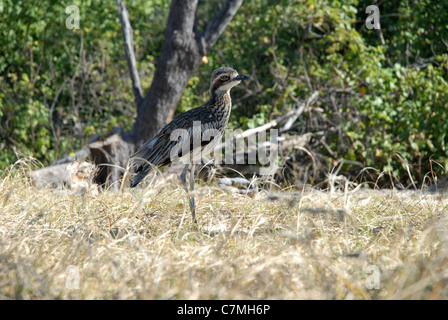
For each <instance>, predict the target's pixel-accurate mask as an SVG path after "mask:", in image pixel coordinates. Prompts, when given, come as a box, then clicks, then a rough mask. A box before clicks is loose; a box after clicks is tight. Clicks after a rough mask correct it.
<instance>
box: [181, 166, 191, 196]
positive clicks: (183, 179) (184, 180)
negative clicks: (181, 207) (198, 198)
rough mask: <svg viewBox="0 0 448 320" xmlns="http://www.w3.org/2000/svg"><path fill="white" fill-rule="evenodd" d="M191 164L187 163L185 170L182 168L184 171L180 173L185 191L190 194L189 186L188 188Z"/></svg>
mask: <svg viewBox="0 0 448 320" xmlns="http://www.w3.org/2000/svg"><path fill="white" fill-rule="evenodd" d="M189 166H190V164H189V163H187V164H186V165H185V167H184V170H182V173H181V174H180V181H182V185H183V186H184V189H185V192H186V193H187V195H188V188H187V172H188V167H189Z"/></svg>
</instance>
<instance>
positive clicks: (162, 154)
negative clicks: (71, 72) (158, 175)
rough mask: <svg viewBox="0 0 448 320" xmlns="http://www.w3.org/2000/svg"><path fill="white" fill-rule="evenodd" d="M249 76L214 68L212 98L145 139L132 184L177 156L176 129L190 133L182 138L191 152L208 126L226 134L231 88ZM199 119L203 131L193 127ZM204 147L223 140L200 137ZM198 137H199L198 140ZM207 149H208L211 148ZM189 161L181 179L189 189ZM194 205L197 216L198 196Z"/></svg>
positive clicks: (136, 157)
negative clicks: (196, 203)
mask: <svg viewBox="0 0 448 320" xmlns="http://www.w3.org/2000/svg"><path fill="white" fill-rule="evenodd" d="M244 79H248V77H247V76H240V75H238V72H236V71H235V70H234V69H232V68H229V67H221V68H219V69H216V70H215V71H213V74H212V77H211V81H210V99H209V100H208V101H207V102H206V103H205V104H203V105H202V106H200V107H197V108H195V109H191V110H189V111H187V112H185V113H184V114H182V115H180V116H179V117H177V118H176V119H174V120H172V121H171V122H170V123H168V124H167V125H165V126H164V127H163V128H162V129H160V130H159V132H158V133H157V134H156V135H155V136H154V137H153V138H152V139H151V140H149V141H147V142H145V143H144V144H143V145H142V146H141V147H140V149H139V150H138V151H137V152H136V153H135V154H134V155H133V159H134V164H135V165H136V166H137V170H136V172H137V176H136V177H135V178H134V180H133V181H132V183H131V188H133V187H135V186H136V185H137V184H138V183H139V182H140V181H141V180H142V179H143V178H144V177H145V176H146V175H147V174H148V173H150V172H151V170H153V169H154V168H156V167H162V166H165V165H168V164H170V163H171V162H172V161H173V160H174V159H173V157H172V155H171V153H172V151H173V148H175V146H176V145H178V144H179V143H180V142H179V141H181V140H182V139H180V140H175V141H172V140H171V137H172V135H173V134H174V133H175V130H176V129H185V130H186V131H187V132H188V133H189V135H190V139H189V141H182V143H183V144H186V145H184V146H185V147H188V150H189V154H188V155H187V156H189V155H191V153H196V152H197V151H198V150H195V149H194V147H195V146H196V145H193V139H194V137H193V135H194V134H198V133H201V134H202V133H204V132H205V131H207V130H208V129H215V130H216V131H215V132H217V133H219V134H220V135H222V134H223V133H224V130H225V128H226V126H227V123H228V122H229V117H230V111H231V107H232V101H231V99H230V89H231V88H233V87H234V86H236V85H238V84H239V83H240V82H241V80H244ZM195 121H200V131H199V130H195V129H193V124H194V122H195ZM199 139H200V140H199V141H201V142H200V146H196V147H200V148H201V150H202V151H204V149H206V150H208V151H210V150H212V149H213V148H214V146H215V145H216V143H217V142H218V141H219V140H220V139H218V137H214V139H210V141H202V140H203V139H201V138H200V137H199ZM196 141H197V140H196ZM208 151H207V152H208ZM188 166H189V163H187V164H186V166H185V169H184V171H183V172H182V175H181V180H182V183H183V185H184V188H185V191H186V192H187V193H188V189H187V187H186V181H185V175H186V172H187V170H188ZM193 175H194V163H193V164H192V168H191V176H190V189H191V190H190V191H193V190H192V189H193V188H194V187H193V184H194V180H193V179H194V178H193ZM190 209H191V211H192V215H193V220H195V217H194V216H195V214H194V198H193V197H191V198H190Z"/></svg>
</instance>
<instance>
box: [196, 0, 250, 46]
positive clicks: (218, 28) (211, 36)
mask: <svg viewBox="0 0 448 320" xmlns="http://www.w3.org/2000/svg"><path fill="white" fill-rule="evenodd" d="M242 3H243V0H227V1H226V3H225V4H224V5H223V6H222V8H221V10H220V11H219V12H218V14H217V15H216V16H215V17H214V18H213V20H212V21H210V23H209V24H208V25H207V28H206V29H205V30H204V33H203V40H204V42H205V43H204V44H205V48H204V51H205V52H207V51H208V50H209V49H210V48H211V47H213V45H214V44H215V43H216V41H217V40H218V38H219V36H220V35H221V34H222V33H223V32H224V30H225V28H226V27H227V25H228V24H229V23H230V21H232V19H233V17H234V16H235V14H236V12H237V11H238V8H239V7H240V6H241V4H242ZM200 45H201V44H200Z"/></svg>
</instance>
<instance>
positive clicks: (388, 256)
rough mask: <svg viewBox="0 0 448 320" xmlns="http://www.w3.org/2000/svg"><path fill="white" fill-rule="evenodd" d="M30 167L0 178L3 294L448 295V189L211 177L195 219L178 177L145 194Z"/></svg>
mask: <svg viewBox="0 0 448 320" xmlns="http://www.w3.org/2000/svg"><path fill="white" fill-rule="evenodd" d="M23 168H24V169H23V170H22V171H21V170H17V171H14V173H12V171H11V172H10V174H4V175H3V176H4V178H2V180H0V270H1V272H0V297H1V298H4V299H5V298H13V299H55V298H62V299H392V298H393V299H446V298H448V289H447V281H448V273H447V271H446V270H448V255H447V248H448V236H447V234H448V220H447V215H446V213H447V204H448V196H447V195H446V194H445V195H443V194H440V193H437V194H431V193H424V192H420V191H418V192H417V191H415V192H408V191H406V192H404V191H401V192H400V191H372V190H362V189H357V190H356V191H347V192H338V191H335V192H322V191H317V190H313V189H309V190H307V191H303V192H298V191H294V192H292V191H285V192H282V191H281V190H276V191H275V195H276V196H275V197H271V198H274V199H275V200H269V201H268V200H266V199H267V196H268V192H266V191H261V192H260V193H259V194H257V195H256V196H254V197H249V196H245V195H239V194H232V193H227V192H225V191H223V190H221V189H220V188H218V187H216V184H213V183H212V184H211V185H210V186H206V185H204V184H202V185H201V184H199V187H198V191H197V194H196V200H197V201H196V203H197V218H198V222H199V223H198V226H195V225H194V224H193V223H192V221H191V216H190V212H189V208H188V201H187V199H186V196H185V193H184V191H183V189H182V187H181V186H180V183H178V182H176V180H175V179H174V180H167V181H158V182H157V181H156V183H157V184H156V185H153V186H150V187H147V188H140V189H137V190H136V191H135V193H134V192H133V191H130V190H129V189H126V188H125V190H124V192H113V191H104V192H101V191H100V192H96V191H95V190H94V189H92V190H90V191H89V190H87V191H83V192H73V191H72V190H40V189H37V188H36V187H34V186H33V185H32V184H31V182H30V181H29V180H28V179H27V178H26V174H25V173H26V171H27V170H29V168H27V167H26V166H25V167H23ZM372 270H378V271H379V273H378V275H379V278H378V279H379V283H378V284H379V289H376V288H372V289H369V286H368V284H369V283H372V282H371V281H373V280H374V279H375V278H374V276H375V275H376V273H375V272H373V273H372ZM78 275H79V281H78V278H77V276H78ZM78 284H79V287H78Z"/></svg>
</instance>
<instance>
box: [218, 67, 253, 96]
mask: <svg viewBox="0 0 448 320" xmlns="http://www.w3.org/2000/svg"><path fill="white" fill-rule="evenodd" d="M245 79H249V77H248V76H243V75H239V74H238V72H236V70H234V69H232V68H229V67H221V68H218V69H216V70H215V71H213V74H212V79H211V80H210V92H211V94H212V95H215V96H217V95H222V94H225V93H227V92H228V91H229V90H230V89H232V88H233V87H234V86H236V85H238V84H239V83H240V82H241V80H245Z"/></svg>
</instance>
